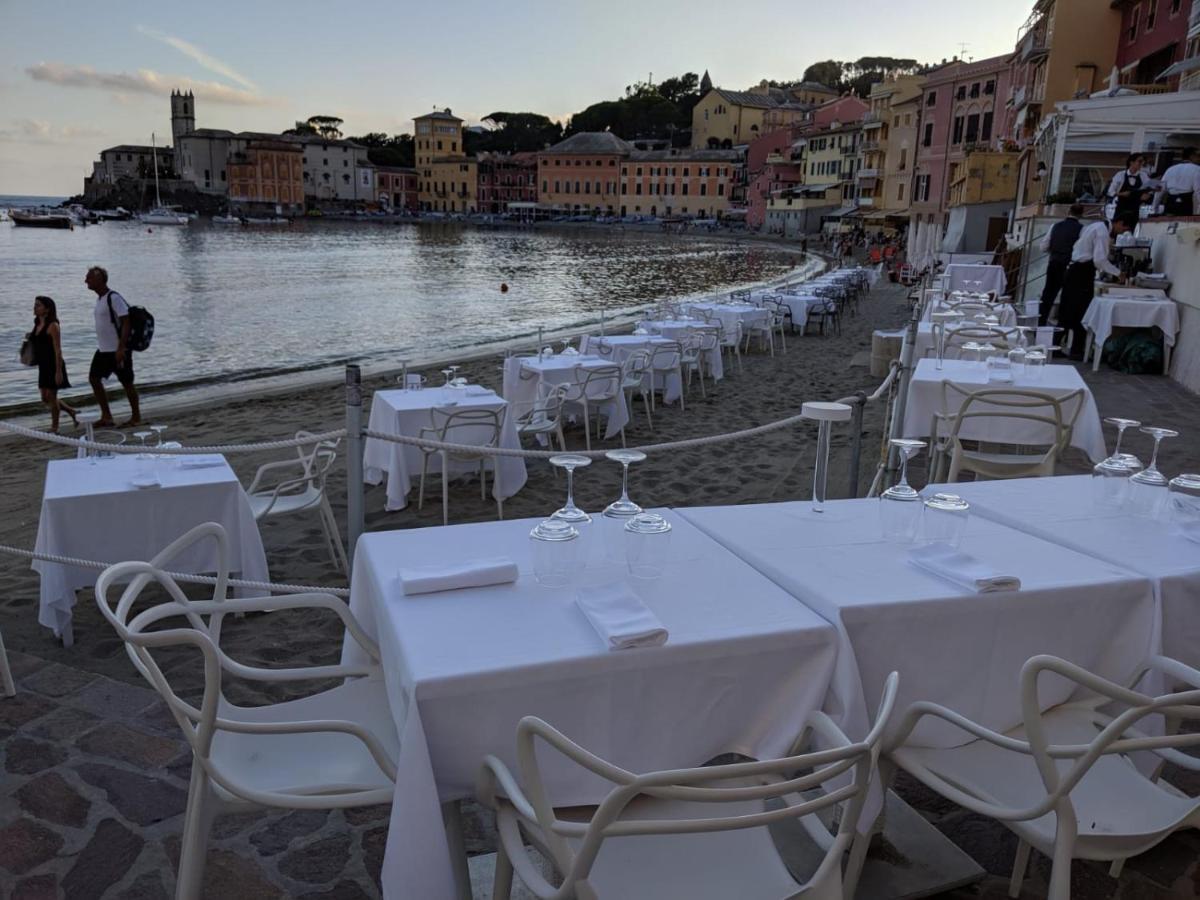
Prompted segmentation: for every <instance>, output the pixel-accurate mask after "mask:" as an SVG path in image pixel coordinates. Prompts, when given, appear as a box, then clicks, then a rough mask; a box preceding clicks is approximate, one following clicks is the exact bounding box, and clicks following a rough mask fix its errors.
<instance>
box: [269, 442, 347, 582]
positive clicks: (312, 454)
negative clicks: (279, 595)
mask: <svg viewBox="0 0 1200 900" xmlns="http://www.w3.org/2000/svg"><path fill="white" fill-rule="evenodd" d="M296 437H297V438H306V437H312V435H311V434H309V432H307V431H297V432H296ZM337 446H338V441H336V440H334V441H322V442H320V443H319V444H310V445H307V446H304V447H297V448H296V455H297V458H296V459H281V460H277V461H276V462H269V463H264V464H263V465H261V466H259V467H258V471H257V472H255V473H254V480H253V481H251V482H250V487H248V488H246V495H247V497H248V498H249V500H250V509H251V510H252V511H253V513H254V519H255V521H260V520H262V519H266V518H270V517H272V516H285V515H291V514H293V513H299V512H305V511H307V510H310V509H315V510H317V512H318V514H319V515H320V517H321V528H322V529H323V530H324V532H325V546H326V548H327V549H328V550H329V554H330V556H331V557H332V558H333V563H334V565H336V566H337V567H338V568H340V569H341V570H342V571H343V572H348V571H349V569H350V565H349V561H348V560H347V559H346V548H345V546H344V545H343V544H342V535H341V532H340V531H339V529H338V523H337V519H335V518H334V516H333V509H332V508H331V507H330V505H329V497H328V496H327V494H326V491H325V482H326V479H327V478H328V476H329V470H330V469H331V468H332V467H333V463H334V461H335V460H336V459H337V450H336V448H337ZM281 473H282V477H278V476H280V474H281ZM276 478H278V480H274V479H276ZM272 481H273V483H272Z"/></svg>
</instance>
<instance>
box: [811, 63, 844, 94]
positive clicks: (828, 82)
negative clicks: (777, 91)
mask: <svg viewBox="0 0 1200 900" xmlns="http://www.w3.org/2000/svg"><path fill="white" fill-rule="evenodd" d="M845 67H846V64H845V63H843V62H838V61H837V60H836V59H827V60H824V61H822V62H819V63H813V64H812V65H811V66H809V67H808V68H807V69H805V70H804V77H803V78H802V79H801V80H802V81H815V82H816V83H817V84H823V85H825V87H828V88H833V89H834V90H838V91H840V90H841V89H842V88H843V86H844V74H843V70H844V69H845Z"/></svg>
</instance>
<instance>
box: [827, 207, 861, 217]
mask: <svg viewBox="0 0 1200 900" xmlns="http://www.w3.org/2000/svg"><path fill="white" fill-rule="evenodd" d="M857 214H858V207H857V206H843V207H842V208H841V209H837V210H834V211H833V212H831V213H826V214H825V215H824V216H822V218H824V219H845V218H849V217H850V216H853V215H857Z"/></svg>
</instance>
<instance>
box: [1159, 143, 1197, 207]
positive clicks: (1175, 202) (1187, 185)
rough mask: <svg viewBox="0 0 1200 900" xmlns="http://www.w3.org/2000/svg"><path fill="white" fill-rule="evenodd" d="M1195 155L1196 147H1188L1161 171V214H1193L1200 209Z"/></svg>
mask: <svg viewBox="0 0 1200 900" xmlns="http://www.w3.org/2000/svg"><path fill="white" fill-rule="evenodd" d="M1196 157H1197V152H1196V148H1195V147H1188V148H1187V149H1186V150H1184V151H1183V153H1182V158H1181V159H1180V161H1179V162H1177V163H1175V165H1173V166H1171V167H1170V168H1169V169H1167V171H1166V172H1164V173H1163V177H1162V187H1161V189H1160V196H1161V197H1162V205H1163V215H1167V216H1194V215H1196V211H1197V210H1200V165H1197V164H1196Z"/></svg>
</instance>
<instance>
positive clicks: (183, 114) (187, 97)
mask: <svg viewBox="0 0 1200 900" xmlns="http://www.w3.org/2000/svg"><path fill="white" fill-rule="evenodd" d="M195 130H196V98H195V97H194V96H193V95H192V92H191V91H186V92H185V91H171V142H172V143H173V144H174V145H175V146H178V145H179V139H180V138H181V137H183V136H184V135H185V134H191V133H192V132H193V131H195Z"/></svg>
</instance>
